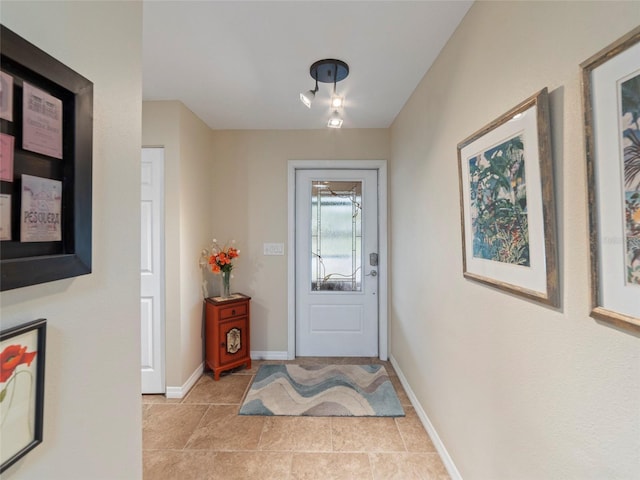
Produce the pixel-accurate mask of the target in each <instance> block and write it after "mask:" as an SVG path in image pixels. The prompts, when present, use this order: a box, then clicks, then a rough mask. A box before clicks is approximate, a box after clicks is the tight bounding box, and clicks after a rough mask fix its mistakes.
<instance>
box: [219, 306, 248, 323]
mask: <svg viewBox="0 0 640 480" xmlns="http://www.w3.org/2000/svg"><path fill="white" fill-rule="evenodd" d="M246 314H247V304H246V303H242V304H240V305H231V306H229V307H226V308H221V309H220V320H224V319H226V318H232V317H239V316H241V315H246Z"/></svg>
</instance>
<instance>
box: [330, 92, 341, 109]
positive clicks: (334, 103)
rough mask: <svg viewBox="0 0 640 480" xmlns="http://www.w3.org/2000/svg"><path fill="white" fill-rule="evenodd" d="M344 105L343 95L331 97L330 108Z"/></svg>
mask: <svg viewBox="0 0 640 480" xmlns="http://www.w3.org/2000/svg"><path fill="white" fill-rule="evenodd" d="M342 107H344V97H340V96H338V95H334V96H333V97H331V108H334V109H335V108H342Z"/></svg>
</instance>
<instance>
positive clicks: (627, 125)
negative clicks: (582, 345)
mask: <svg viewBox="0 0 640 480" xmlns="http://www.w3.org/2000/svg"><path fill="white" fill-rule="evenodd" d="M581 67H582V89H583V103H584V118H585V141H586V154H587V181H588V201H589V243H590V250H591V299H592V300H591V303H592V308H591V316H592V317H594V318H597V319H600V320H605V321H608V322H610V323H613V324H615V325H617V326H619V327H623V328H628V329H634V330H637V331H640V27H638V28H636V29H634V30H633V31H631V32H630V33H628V34H627V35H625V36H624V37H622V38H621V39H619V40H618V41H616V42H614V43H613V44H612V45H609V46H608V47H606V48H605V49H603V50H602V51H600V52H598V53H597V54H595V55H594V56H592V57H591V58H589V59H588V60H586V61H585V62H583V63H582V64H581Z"/></svg>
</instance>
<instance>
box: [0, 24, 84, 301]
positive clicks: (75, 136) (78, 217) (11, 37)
mask: <svg viewBox="0 0 640 480" xmlns="http://www.w3.org/2000/svg"><path fill="white" fill-rule="evenodd" d="M0 65H1V67H0V69H1V70H2V71H3V72H5V73H7V74H9V75H11V76H12V77H13V80H14V86H13V110H14V118H13V121H8V120H5V119H0V129H1V131H2V133H7V134H10V135H13V136H14V137H15V139H16V141H15V147H14V181H13V182H11V183H10V182H2V183H1V184H0V190H1V193H4V194H11V197H12V202H11V217H12V222H11V224H12V227H11V228H12V233H13V234H12V240H7V241H2V242H1V244H0V270H1V277H0V291H5V290H11V289H15V288H20V287H25V286H28V285H35V284H39V283H45V282H51V281H54V280H60V279H63V278H70V277H75V276H79V275H85V274H88V273H91V215H92V149H93V83H92V82H91V81H89V80H88V79H86V78H85V77H83V76H82V75H80V74H78V73H77V72H75V71H74V70H72V69H71V68H69V67H67V66H66V65H64V64H62V63H61V62H59V61H58V60H56V59H55V58H53V57H52V56H51V55H49V54H47V53H46V52H44V51H42V50H41V49H39V48H38V47H36V46H35V45H33V44H31V43H29V42H28V41H27V40H25V39H24V38H22V37H20V36H19V35H17V34H16V33H14V32H13V31H11V30H9V29H8V28H6V27H5V26H4V25H0ZM23 81H26V82H28V83H29V84H31V85H33V86H35V87H37V88H38V89H41V90H44V91H45V92H47V93H49V94H50V95H53V96H55V97H56V98H59V99H60V100H61V101H62V110H63V122H62V129H63V133H62V135H63V139H62V143H63V147H62V148H63V157H62V159H61V160H60V159H56V158H51V157H47V156H46V155H41V154H39V153H34V152H30V151H27V150H23V149H22V143H21V138H22V112H21V105H22V83H23ZM22 174H28V175H35V176H40V177H45V178H50V179H54V180H58V181H60V182H61V183H62V205H61V233H62V235H61V236H62V239H61V241H51V242H20V241H19V235H18V234H17V233H18V232H19V228H20V222H19V221H18V220H19V219H20V198H19V197H20V195H19V192H20V188H21V182H20V176H21V175H22Z"/></svg>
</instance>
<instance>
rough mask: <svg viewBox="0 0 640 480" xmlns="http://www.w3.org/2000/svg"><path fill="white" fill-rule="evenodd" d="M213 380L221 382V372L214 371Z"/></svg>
mask: <svg viewBox="0 0 640 480" xmlns="http://www.w3.org/2000/svg"><path fill="white" fill-rule="evenodd" d="M213 379H214V380H215V381H216V382H217V381H218V380H220V370H217V369H216V370H214V371H213Z"/></svg>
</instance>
